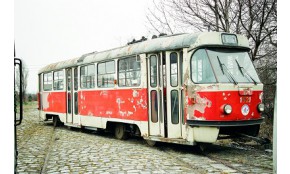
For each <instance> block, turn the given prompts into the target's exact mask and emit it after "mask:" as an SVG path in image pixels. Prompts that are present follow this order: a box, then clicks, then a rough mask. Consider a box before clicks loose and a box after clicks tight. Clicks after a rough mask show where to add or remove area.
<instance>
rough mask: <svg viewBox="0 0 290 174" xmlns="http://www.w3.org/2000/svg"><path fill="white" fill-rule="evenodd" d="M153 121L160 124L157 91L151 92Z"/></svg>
mask: <svg viewBox="0 0 290 174" xmlns="http://www.w3.org/2000/svg"><path fill="white" fill-rule="evenodd" d="M151 121H152V122H153V123H156V122H158V98H157V91H155V90H154V91H151Z"/></svg>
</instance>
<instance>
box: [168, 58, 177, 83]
mask: <svg viewBox="0 0 290 174" xmlns="http://www.w3.org/2000/svg"><path fill="white" fill-rule="evenodd" d="M177 67H178V65H177V54H176V53H171V54H170V84H171V86H173V87H176V86H177V82H178V69H177Z"/></svg>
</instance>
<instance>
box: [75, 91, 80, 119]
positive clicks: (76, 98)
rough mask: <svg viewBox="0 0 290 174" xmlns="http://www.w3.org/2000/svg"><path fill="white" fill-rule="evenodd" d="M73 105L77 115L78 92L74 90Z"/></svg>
mask: <svg viewBox="0 0 290 174" xmlns="http://www.w3.org/2000/svg"><path fill="white" fill-rule="evenodd" d="M74 107H75V114H76V115H78V114H79V109H78V108H79V106H78V93H77V92H75V93H74Z"/></svg>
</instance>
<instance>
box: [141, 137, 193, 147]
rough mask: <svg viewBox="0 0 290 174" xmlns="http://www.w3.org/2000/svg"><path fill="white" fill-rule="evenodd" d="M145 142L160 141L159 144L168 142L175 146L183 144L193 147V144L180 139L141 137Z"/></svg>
mask: <svg viewBox="0 0 290 174" xmlns="http://www.w3.org/2000/svg"><path fill="white" fill-rule="evenodd" d="M143 138H144V139H145V140H152V141H160V142H168V143H175V144H184V145H195V143H194V142H189V141H187V140H185V139H182V138H165V137H161V136H149V137H143Z"/></svg>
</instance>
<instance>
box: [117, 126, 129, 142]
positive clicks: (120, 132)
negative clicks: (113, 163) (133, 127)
mask: <svg viewBox="0 0 290 174" xmlns="http://www.w3.org/2000/svg"><path fill="white" fill-rule="evenodd" d="M115 137H116V138H117V139H118V140H125V139H127V138H128V132H126V126H125V125H124V124H122V123H119V124H117V125H116V127H115Z"/></svg>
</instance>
